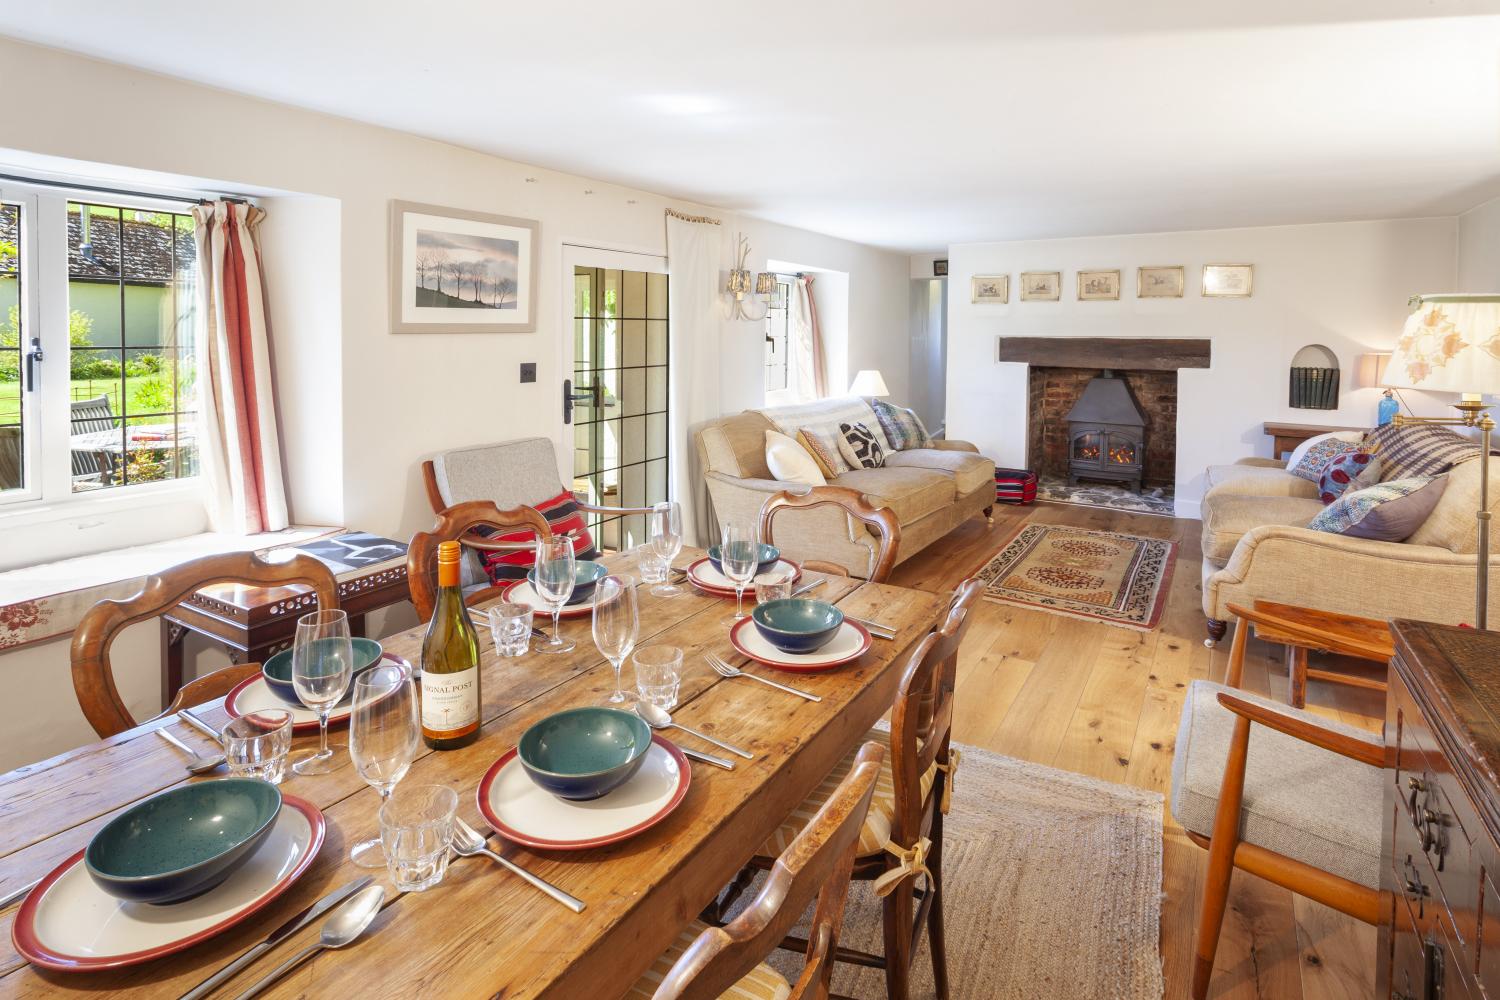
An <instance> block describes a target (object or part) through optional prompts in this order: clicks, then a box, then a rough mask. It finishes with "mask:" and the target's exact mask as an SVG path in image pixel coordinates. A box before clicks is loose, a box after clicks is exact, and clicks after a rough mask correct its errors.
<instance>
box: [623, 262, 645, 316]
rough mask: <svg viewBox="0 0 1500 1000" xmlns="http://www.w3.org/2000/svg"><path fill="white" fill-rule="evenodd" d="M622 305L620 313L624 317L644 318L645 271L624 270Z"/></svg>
mask: <svg viewBox="0 0 1500 1000" xmlns="http://www.w3.org/2000/svg"><path fill="white" fill-rule="evenodd" d="M624 275H625V278H624V283H625V292H624V305H623V306H622V308H621V309H620V315H621V316H623V317H624V318H625V319H645V318H646V272H645V271H626V272H624Z"/></svg>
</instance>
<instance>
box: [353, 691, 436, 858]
mask: <svg viewBox="0 0 1500 1000" xmlns="http://www.w3.org/2000/svg"><path fill="white" fill-rule="evenodd" d="M421 745H422V724H421V721H420V719H419V717H418V715H417V687H416V684H415V683H414V682H413V681H412V679H411V674H410V673H408V672H407V669H406V668H405V667H402V666H397V665H394V664H382V665H380V666H378V667H375V668H374V669H373V670H366V671H365V672H364V673H362V674H360V675H359V676H358V677H356V678H355V680H354V710H353V714H352V715H350V717H349V756H350V758H352V759H353V761H354V767H355V768H356V769H357V770H358V771H359V776H360V777H361V778H363V779H365V784H367V785H369V786H370V787H371V788H373V789H375V790H376V791H377V792H379V793H380V804H381V805H385V800H386V799H388V798H390V795H391V792H392V790H394V789H395V787H396V783H397V782H399V781H400V780H401V779H402V778H404V777H406V771H407V769H408V768H409V767H411V762H412V761H413V760H416V757H417V748H418V747H420V746H421ZM349 857H350V858H351V859H352V860H353V861H354V863H355V864H356V865H359V866H360V867H361V868H384V867H385V851H384V849H383V848H382V847H381V844H380V838H379V837H378V836H377V837H371V838H370V839H369V840H365V841H361V842H360V843H358V844H355V845H354V847H353V848H352V849H351V850H350V851H349Z"/></svg>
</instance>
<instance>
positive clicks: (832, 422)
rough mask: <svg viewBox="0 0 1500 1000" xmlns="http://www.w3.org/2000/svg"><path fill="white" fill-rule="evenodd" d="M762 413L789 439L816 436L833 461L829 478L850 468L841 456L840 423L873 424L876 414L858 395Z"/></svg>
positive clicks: (773, 408) (780, 407)
mask: <svg viewBox="0 0 1500 1000" xmlns="http://www.w3.org/2000/svg"><path fill="white" fill-rule="evenodd" d="M760 412H761V414H762V415H763V416H765V418H766V419H767V420H769V421H771V423H773V424H775V425H776V427H777V429H778V430H780V431H781V432H782V433H783V434H785V435H787V436H788V437H793V436H795V435H796V433H797V432H798V431H799V430H803V431H807V432H808V434H809V436H811V437H815V438H816V439H817V440H818V441H819V442H820V443H821V444H822V445H823V450H824V451H826V452H828V453H829V454H830V456H831V457H832V459H833V462H832V468H833V471H832V472H831V473H829V474H828V476H829V478H830V479H831V478H833V477H834V476H836V475H838V474H839V473H841V472H848V471H849V468H850V466H849V463H848V462H845V461H844V458H843V456H842V455H840V454H839V442H838V439H839V424H842V423H850V424H853V423H858V422H859V421H861V420H863V421H866V422H867V423H874V421H871V420H870V417H871V416H872V415H873V411H872V410H871V409H870V404H868V403H866V402H865V401H864V400H863V399H860V398H859V397H858V396H851V397H850V398H848V399H819V400H817V401H815V402H812V403H798V404H797V405H795V406H774V407H771V408H769V409H765V410H761V411H760ZM878 438H879V435H877V439H878ZM880 444H881V447H885V444H886V442H885V441H881V442H880ZM887 450H889V449H887Z"/></svg>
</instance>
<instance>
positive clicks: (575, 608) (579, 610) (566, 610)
mask: <svg viewBox="0 0 1500 1000" xmlns="http://www.w3.org/2000/svg"><path fill="white" fill-rule="evenodd" d="M608 575H610V574H608V573H606V574H605V576H608ZM599 579H600V580H601V581H602V580H603V579H604V577H602V576H601V577H600V578H599ZM523 583H524V584H527V585H530V583H531V581H530V580H527V579H526V578H524V577H523V578H521V579H519V580H517V581H515V582H514V583H511V584H508V585H507V586H506V587H505V589H504V590H502V591H500V599H501V600H502V601H509V600H510V592H511V591H512V590H515V589H516V588H517V587H519V586H520V585H521V584H523ZM531 592H532V593H533V594H535V593H536V588H535V587H533V588H532V590H531ZM538 600H540V598H538ZM517 603H520V602H517ZM533 610H535V612H536V614H538V615H541V616H543V618H544V619H545V618H550V617H551V612H549V611H542V610H540V609H533ZM593 613H594V598H593V595H592V594H590V595H589V599H588V600H587V601H584V602H582V603H580V604H568V605H564V606H563V609H562V614H561V615H559V616H558V617H560V618H582V617H584V616H585V615H592V614H593ZM534 624H535V623H534V622H533V625H534Z"/></svg>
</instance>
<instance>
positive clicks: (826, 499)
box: [760, 486, 901, 583]
mask: <svg viewBox="0 0 1500 1000" xmlns="http://www.w3.org/2000/svg"><path fill="white" fill-rule="evenodd" d="M828 505H832V506H834V507H840V508H842V509H843V511H844V512H845V513H846V514H848V515H849V516H850V517H852V518H854V519H855V520H856V521H859V522H860V523H862V524H864V525H865V526H866V527H867V528H870V529H872V530H873V531H874V532H875V535H876V538H877V540H878V543H877V546H876V549H875V566H874V568H873V569H872V570H871V571H870V582H871V583H884V582H885V581H886V580H887V579H888V578H889V577H890V575H891V570H893V569H895V568H896V553H897V552H898V551H899V549H900V548H901V522H899V521H897V520H896V515H895V514H894V513H893V512H892V511H891V509H890V508H889V507H873V506H871V505H870V503H869V501H867V500H865V498H864V497H863V496H862V495H861V494H860V492H859V491H858V490H851V489H849V488H848V487H847V486H814V487H813V488H812V489H810V490H807V491H806V492H804V493H793V492H791V491H790V490H782V491H781V492H780V493H777V494H774V495H772V496H771V497H770V499H768V500H767V501H766V502H765V503H764V504H763V505H762V506H761V508H760V540H761V541H763V542H765V543H767V544H769V545H774V544H776V543H775V542H774V541H773V540H772V533H771V524H772V521H773V520H775V517H776V515H777V514H778V513H780V512H781V511H784V510H806V509H808V508H810V507H822V506H828ZM823 567H824V564H822V563H818V564H817V565H816V566H815V567H813V568H815V569H817V570H819V571H820V572H826V570H824V568H823ZM836 569H837V570H838V571H839V572H842V567H836ZM844 575H847V574H844Z"/></svg>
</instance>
